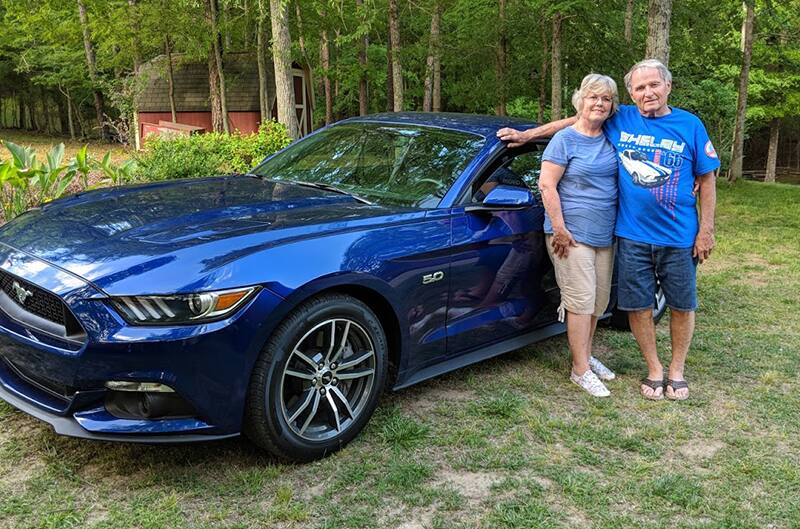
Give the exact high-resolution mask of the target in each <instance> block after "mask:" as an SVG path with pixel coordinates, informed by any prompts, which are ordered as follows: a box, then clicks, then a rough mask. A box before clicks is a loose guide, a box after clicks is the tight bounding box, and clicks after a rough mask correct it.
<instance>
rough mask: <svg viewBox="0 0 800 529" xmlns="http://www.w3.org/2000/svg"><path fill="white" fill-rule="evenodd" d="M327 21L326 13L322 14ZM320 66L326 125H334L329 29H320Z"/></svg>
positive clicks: (322, 27) (321, 16)
mask: <svg viewBox="0 0 800 529" xmlns="http://www.w3.org/2000/svg"><path fill="white" fill-rule="evenodd" d="M320 18H321V19H323V20H324V19H325V18H326V17H325V11H322V12H320ZM319 55H320V66H322V86H323V90H324V92H325V124H326V125H330V124H331V123H333V92H332V91H331V48H330V39H329V37H328V28H326V27H324V26H321V27H320V51H319Z"/></svg>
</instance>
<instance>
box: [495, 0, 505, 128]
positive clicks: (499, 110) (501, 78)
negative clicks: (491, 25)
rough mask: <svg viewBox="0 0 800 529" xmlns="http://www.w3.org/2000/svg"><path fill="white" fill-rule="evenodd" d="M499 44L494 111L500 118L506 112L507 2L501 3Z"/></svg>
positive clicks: (501, 0)
mask: <svg viewBox="0 0 800 529" xmlns="http://www.w3.org/2000/svg"><path fill="white" fill-rule="evenodd" d="M498 15H499V16H498V24H499V28H498V30H499V31H498V42H497V53H496V54H495V69H494V71H495V82H496V86H497V105H495V108H494V111H495V114H497V115H498V116H505V115H506V114H507V112H506V99H507V97H506V62H507V60H508V36H507V35H506V0H500V1H499V12H498Z"/></svg>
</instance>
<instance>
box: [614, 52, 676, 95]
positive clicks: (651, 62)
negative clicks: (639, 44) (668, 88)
mask: <svg viewBox="0 0 800 529" xmlns="http://www.w3.org/2000/svg"><path fill="white" fill-rule="evenodd" d="M642 68H652V69H654V70H658V73H659V75H661V80H662V81H664V82H665V83H668V84H672V74H671V73H670V71H669V69H667V67H666V66H664V63H663V62H661V61H659V60H658V59H645V60H643V61H639V62H637V63H636V64H634V65H633V66H632V67H631V69H630V70H629V71H628V73H626V74H625V88H627V89H628V92H630V91H631V77H632V76H633V72H635V71H636V70H641V69H642Z"/></svg>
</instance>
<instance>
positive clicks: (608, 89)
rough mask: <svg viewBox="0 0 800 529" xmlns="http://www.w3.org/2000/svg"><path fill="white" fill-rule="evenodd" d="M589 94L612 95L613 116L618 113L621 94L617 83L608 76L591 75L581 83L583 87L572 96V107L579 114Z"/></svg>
mask: <svg viewBox="0 0 800 529" xmlns="http://www.w3.org/2000/svg"><path fill="white" fill-rule="evenodd" d="M589 94H610V95H611V99H612V102H611V114H609V115H610V116H611V115H614V112H616V111H617V108H618V107H619V93H618V92H617V82H616V81H614V79H612V78H610V77H609V76H607V75H602V74H599V73H590V74H589V75H587V76H586V77H584V78H583V81H581V87H580V88H578V89H577V90H575V93H574V94H572V106H574V107H575V110H577V111H578V114H580V113H581V111H582V110H583V98H584V97H586V96H588V95H589Z"/></svg>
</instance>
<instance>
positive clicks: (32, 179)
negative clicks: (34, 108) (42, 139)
mask: <svg viewBox="0 0 800 529" xmlns="http://www.w3.org/2000/svg"><path fill="white" fill-rule="evenodd" d="M0 143H2V144H3V145H5V147H6V149H7V150H8V152H9V153H10V154H11V157H10V158H9V159H7V160H2V159H0V209H2V212H3V218H4V219H5V220H9V219H12V218H14V217H16V216H17V215H19V214H20V213H22V212H24V211H25V210H26V209H28V208H29V207H31V206H32V205H34V204H40V203H44V202H49V201H51V200H55V199H57V198H59V197H61V196H63V195H64V193H66V191H67V189H68V188H69V187H70V185H71V184H72V183H73V181H74V180H75V178H76V177H80V179H81V181H82V182H83V187H84V188H87V187H88V177H89V173H90V171H92V170H93V169H94V168H95V167H99V168H100V169H102V171H103V172H104V173H105V175H106V177H107V180H108V181H109V182H110V183H112V184H114V185H119V184H123V183H126V182H128V181H130V179H131V172H132V170H133V167H134V162H133V161H127V162H125V163H123V164H121V165H120V166H115V165H114V164H112V163H111V156H110V154H106V156H105V157H104V158H103V161H102V162H101V163H100V164H97V163H96V162H93V161H92V160H90V159H89V157H88V155H87V153H86V149H87V148H86V146H84V147H82V148H81V149H79V151H78V152H77V154H76V156H75V158H74V159H73V160H71V161H70V162H69V163H66V164H65V163H64V144H63V143H61V144H58V145H56V146H54V147H53V148H52V149H50V151H49V152H48V153H47V154H46V155H45V159H46V161H45V162H44V163H42V162H40V161H39V160H37V158H36V152H35V151H34V149H33V148H31V147H23V146H20V145H17V144H16V143H13V142H10V141H0Z"/></svg>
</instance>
